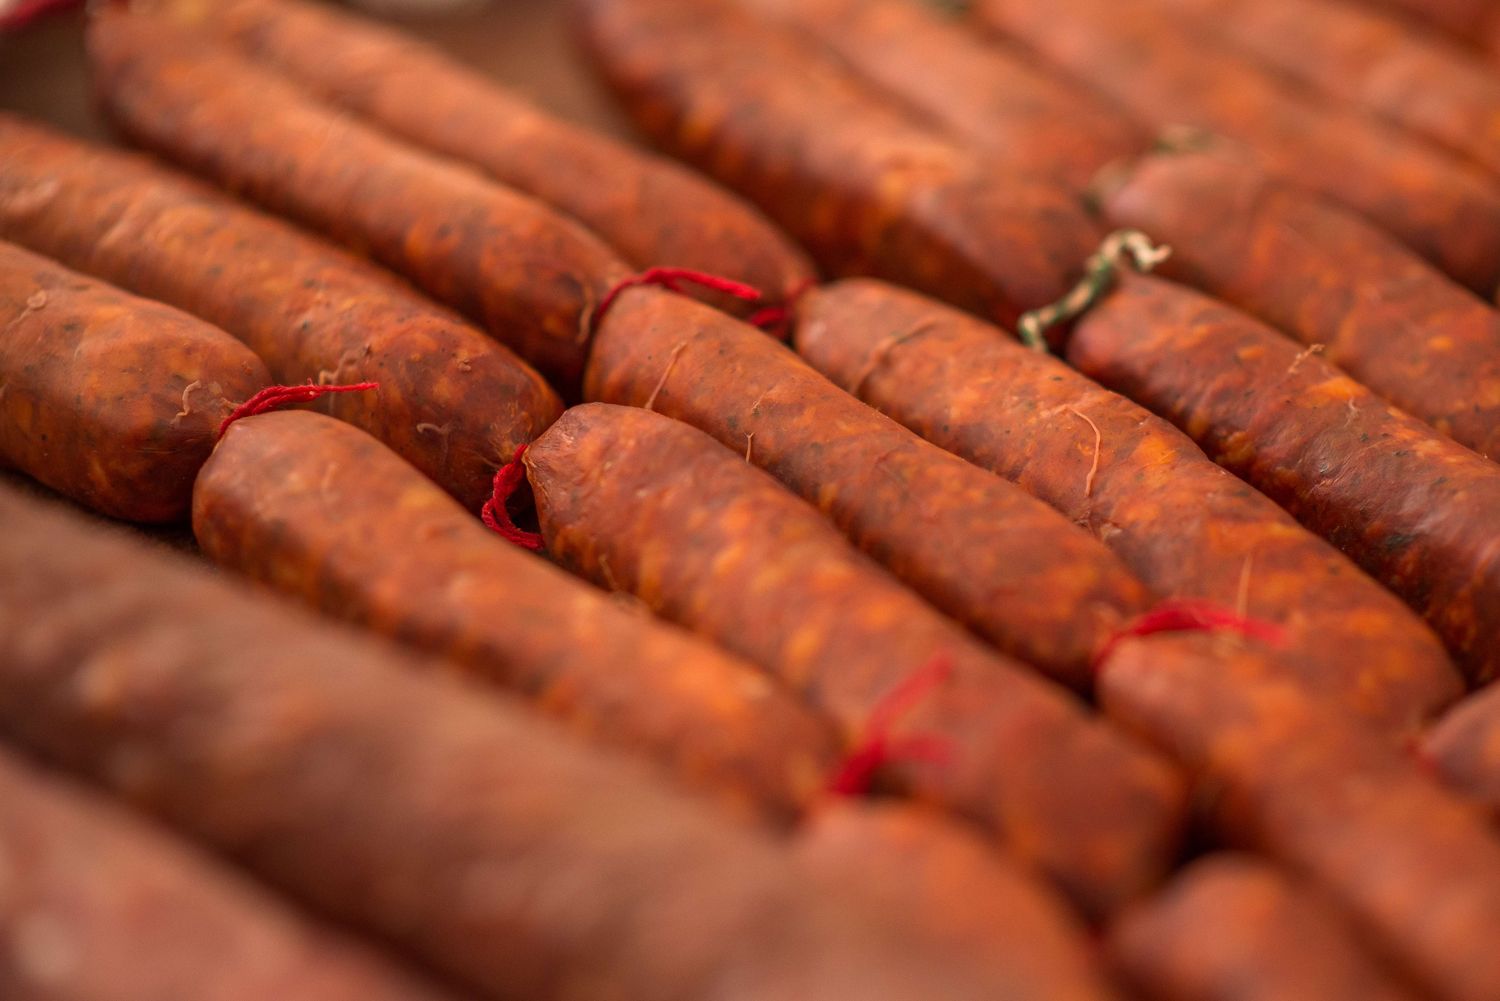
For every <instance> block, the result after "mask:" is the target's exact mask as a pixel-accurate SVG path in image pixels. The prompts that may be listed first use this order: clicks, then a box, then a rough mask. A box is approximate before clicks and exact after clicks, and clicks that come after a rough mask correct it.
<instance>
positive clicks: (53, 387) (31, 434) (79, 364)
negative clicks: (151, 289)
mask: <svg viewBox="0 0 1500 1001" xmlns="http://www.w3.org/2000/svg"><path fill="white" fill-rule="evenodd" d="M7 155H8V154H7ZM0 316H4V317H5V326H4V329H3V331H0V463H4V464H5V465H8V466H12V467H14V468H15V469H18V470H20V471H21V472H24V473H26V474H27V475H29V476H31V477H33V478H35V479H37V480H40V481H41V482H42V483H45V484H46V485H47V486H49V487H51V488H52V489H53V490H56V491H58V492H59V493H62V494H65V495H67V496H68V497H71V498H73V499H74V500H76V501H78V502H79V503H81V504H84V505H86V506H88V507H90V508H93V509H94V510H96V511H99V512H100V513H102V514H106V515H109V516H110V517H113V518H124V519H126V520H128V521H140V522H170V521H176V520H177V519H179V518H181V517H183V516H184V515H186V514H187V510H188V503H189V500H190V498H191V495H192V489H193V476H194V475H195V474H196V473H197V472H198V467H199V466H201V465H202V464H203V460H204V459H207V458H208V454H209V452H210V450H212V448H213V441H214V431H215V429H216V428H217V427H218V424H219V422H220V421H222V420H223V419H224V418H225V417H226V416H227V415H228V414H229V412H230V411H231V410H232V409H233V408H234V406H235V404H236V403H239V402H241V401H243V400H245V399H247V398H248V397H250V396H252V395H254V393H255V392H256V391H257V390H259V389H261V388H262V387H264V386H265V385H266V383H267V382H269V381H270V376H269V375H268V374H267V372H266V367H265V365H263V364H262V363H261V360H260V359H259V358H257V357H256V356H255V355H254V354H253V353H251V351H250V349H249V348H247V347H245V346H244V345H243V344H241V343H240V342H239V341H236V340H235V339H234V338H233V337H230V336H229V335H228V334H226V333H224V332H223V331H222V330H218V329H216V328H214V327H211V326H209V325H208V324H206V323H203V322H201V321H199V320H196V319H194V318H193V317H191V316H187V315H186V314H184V313H179V312H178V311H177V310H175V309H172V308H170V307H168V306H163V305H162V304H160V303H156V302H149V301H147V300H145V299H138V298H136V297H135V296H133V295H129V294H127V293H125V292H122V291H120V290H119V289H116V288H113V287H112V286H109V285H105V284H103V283H102V282H97V281H94V280H93V279H90V278H86V277H84V276H83V275H80V274H77V273H76V272H73V271H69V270H68V269H67V268H64V267H62V266H61V265H59V264H56V263H54V262H52V261H50V260H48V259H46V258H43V257H38V256H37V255H35V254H32V253H29V252H28V251H25V250H22V249H21V248H20V247H17V246H14V245H12V244H9V243H3V242H0Z"/></svg>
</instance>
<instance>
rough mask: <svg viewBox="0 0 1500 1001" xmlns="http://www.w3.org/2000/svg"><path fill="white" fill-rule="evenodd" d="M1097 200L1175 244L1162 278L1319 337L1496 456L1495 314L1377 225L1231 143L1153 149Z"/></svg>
mask: <svg viewBox="0 0 1500 1001" xmlns="http://www.w3.org/2000/svg"><path fill="white" fill-rule="evenodd" d="M1103 205H1104V210H1105V212H1106V214H1107V215H1108V216H1109V218H1110V219H1111V221H1113V222H1115V223H1117V224H1119V225H1121V226H1132V227H1136V228H1138V229H1142V230H1145V231H1146V232H1147V233H1150V234H1151V235H1152V237H1154V238H1155V239H1158V240H1161V241H1162V242H1163V243H1166V244H1168V245H1169V246H1170V247H1171V248H1172V256H1171V257H1170V258H1168V259H1167V261H1166V263H1165V264H1164V265H1163V266H1162V269H1161V270H1162V273H1164V274H1166V275H1171V276H1175V277H1179V278H1181V279H1183V280H1184V281H1187V282H1189V283H1190V284H1193V285H1196V286H1198V287H1199V288H1201V289H1203V290H1205V291H1207V292H1209V293H1210V294H1212V295H1215V296H1217V297H1219V298H1221V299H1224V300H1226V301H1227V302H1230V303H1233V304H1234V305H1236V306H1238V307H1239V308H1241V309H1243V310H1245V311H1246V312H1248V313H1251V314H1254V315H1255V316H1258V317H1259V318H1260V319H1262V320H1264V321H1265V322H1267V323H1270V324H1272V325H1273V326H1276V327H1279V328H1280V329H1282V330H1284V331H1286V332H1287V333H1289V334H1291V335H1292V336H1293V337H1295V338H1297V339H1298V340H1299V341H1301V342H1302V343H1304V344H1307V345H1309V346H1311V345H1318V346H1319V347H1318V350H1319V351H1320V352H1322V354H1323V357H1325V358H1327V359H1328V360H1329V361H1330V362H1332V363H1333V364H1335V365H1337V366H1339V367H1340V368H1342V369H1343V370H1344V371H1346V372H1348V373H1349V374H1350V375H1351V376H1353V377H1354V378H1356V379H1358V380H1359V381H1360V382H1362V383H1364V384H1365V385H1366V386H1369V387H1370V388H1371V389H1373V390H1375V392H1377V393H1379V394H1380V395H1381V396H1383V397H1385V398H1386V399H1387V400H1389V401H1390V402H1392V403H1394V404H1395V405H1396V406H1398V407H1400V408H1401V409H1403V410H1405V411H1406V412H1407V413H1409V414H1411V415H1413V416H1414V417H1420V418H1421V419H1423V420H1425V421H1427V423H1429V424H1431V425H1432V426H1433V427H1435V428H1437V429H1438V430H1439V431H1442V432H1443V433H1444V434H1447V435H1449V436H1451V437H1452V438H1453V439H1454V440H1455V441H1457V442H1458V443H1459V444H1461V445H1467V446H1468V447H1469V448H1472V449H1474V451H1476V452H1478V453H1479V454H1481V455H1485V456H1488V457H1490V458H1492V459H1494V458H1500V313H1496V312H1495V310H1494V309H1493V308H1491V307H1490V305H1489V304H1488V303H1486V302H1484V301H1483V300H1481V299H1479V298H1478V297H1477V296H1475V295H1474V294H1473V293H1471V292H1469V291H1468V290H1467V289H1464V288H1463V287H1462V286H1460V285H1457V284H1455V283H1454V282H1452V281H1451V280H1449V279H1448V278H1446V277H1445V276H1443V275H1442V274H1441V273H1439V272H1438V271H1436V270H1435V269H1434V268H1432V267H1431V266H1430V265H1428V264H1426V263H1425V262H1424V261H1422V260H1421V259H1420V258H1419V257H1417V256H1416V255H1415V254H1413V253H1412V252H1411V251H1409V250H1408V249H1406V248H1405V247H1403V246H1402V245H1401V244H1400V243H1398V242H1396V241H1395V240H1392V239H1391V238H1390V237H1388V236H1387V235H1386V234H1384V233H1382V232H1381V231H1380V230H1379V229H1377V228H1376V227H1374V226H1372V225H1370V224H1369V223H1367V222H1365V221H1364V220H1363V219H1360V218H1359V217H1358V216H1355V215H1354V214H1353V213H1350V212H1347V211H1343V210H1341V209H1340V208H1339V207H1338V206H1337V205H1332V204H1328V203H1326V202H1324V201H1323V200H1322V199H1319V198H1317V197H1315V196H1311V195H1308V194H1305V193H1303V192H1301V191H1298V190H1297V189H1296V188H1293V187H1292V186H1290V185H1288V184H1285V183H1282V182H1279V181H1277V180H1275V179H1273V178H1271V177H1269V176H1268V175H1266V174H1265V173H1263V172H1261V171H1259V170H1257V169H1256V168H1255V167H1254V166H1253V165H1251V164H1249V163H1247V162H1245V161H1244V160H1241V159H1237V158H1235V157H1233V156H1229V155H1225V153H1224V152H1223V151H1219V152H1213V151H1204V152H1182V153H1169V154H1164V155H1161V156H1151V157H1146V158H1145V159H1143V160H1141V161H1139V162H1137V163H1136V164H1134V165H1133V166H1132V167H1131V168H1129V169H1128V170H1122V171H1119V172H1117V173H1116V174H1115V176H1114V178H1113V181H1112V183H1111V185H1110V190H1109V191H1107V192H1105V193H1104V196H1103Z"/></svg>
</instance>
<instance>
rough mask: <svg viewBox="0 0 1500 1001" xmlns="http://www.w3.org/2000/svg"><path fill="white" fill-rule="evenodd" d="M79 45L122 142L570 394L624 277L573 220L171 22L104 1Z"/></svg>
mask: <svg viewBox="0 0 1500 1001" xmlns="http://www.w3.org/2000/svg"><path fill="white" fill-rule="evenodd" d="M88 52H89V65H90V67H91V68H92V70H93V74H94V85H95V89H96V91H97V92H98V94H99V98H100V102H101V104H102V106H103V108H104V109H105V111H106V114H107V115H108V116H109V118H110V119H111V120H112V121H113V122H114V123H115V125H116V126H118V127H119V128H120V129H121V131H123V132H124V133H125V134H126V135H127V136H128V137H129V138H130V139H132V140H133V141H135V142H137V143H139V144H141V145H143V146H146V147H149V148H151V149H153V150H155V151H157V152H159V153H162V154H164V155H166V156H167V157H168V158H170V159H173V160H176V161H178V162H180V163H182V164H184V165H185V166H187V167H188V168H189V169H192V170H194V171H196V172H198V173H200V174H204V175H207V176H208V177H210V178H212V179H213V180H215V181H216V182H218V183H219V184H221V185H223V186H224V187H226V188H229V189H230V190H232V191H234V192H236V193H240V194H243V195H245V196H247V197H248V198H250V199H251V200H253V201H257V202H260V203H261V204H263V205H265V206H266V207H268V208H270V209H271V210H272V211H275V212H278V213H281V214H284V215H287V216H290V217H292V218H295V219H298V220H300V221H301V222H303V223H305V224H307V225H309V226H312V227H314V228H316V229H318V230H320V231H322V232H324V233H327V234H329V235H330V236H332V237H333V238H335V239H337V240H339V241H341V242H344V243H347V244H350V245H352V246H354V247H355V248H357V249H360V250H364V251H368V252H369V253H370V254H371V255H372V256H373V257H375V258H376V259H377V260H379V261H381V262H383V263H384V264H386V265H387V266H389V267H390V268H392V269H393V270H395V271H397V272H399V273H401V274H403V275H405V276H406V277H408V278H410V279H411V280H412V281H413V282H414V283H415V284H417V285H418V286H420V287H421V288H423V289H424V290H426V291H427V292H428V293H429V294H431V295H432V296H433V297H434V298H436V299H439V300H440V301H443V302H446V303H448V304H449V305H452V306H454V307H456V308H457V309H459V310H460V311H462V312H464V313H467V314H468V315H469V316H471V317H473V318H474V319H476V320H478V321H480V322H482V323H483V324H484V326H485V328H486V329H487V330H488V331H489V332H490V334H492V335H493V336H494V337H495V338H496V339H498V340H500V341H501V342H503V343H505V344H508V345H509V346H510V347H512V348H513V349H515V351H516V352H517V353H518V354H520V355H521V357H523V358H525V359H526V360H527V361H528V362H530V363H531V364H532V365H534V366H536V368H537V369H538V370H539V371H541V373H542V374H543V375H545V376H547V377H548V378H549V379H551V380H553V381H554V382H556V383H557V384H558V385H559V387H561V388H562V389H563V391H564V392H567V391H569V390H570V389H571V388H573V387H576V385H577V382H578V377H579V374H580V373H581V372H582V370H583V361H584V358H585V356H586V352H587V347H588V344H587V341H588V326H589V320H590V317H591V313H592V311H593V309H594V306H595V305H596V304H597V303H598V302H599V300H600V299H601V298H602V297H603V296H604V294H605V293H606V292H607V291H608V290H609V289H610V288H611V287H612V286H614V285H615V284H616V283H617V282H618V281H620V280H622V279H623V278H625V277H626V276H627V275H628V274H629V269H628V268H627V267H626V266H625V264H624V262H623V261H621V260H620V259H619V258H618V257H616V256H615V254H614V252H613V251H611V250H610V249H609V248H608V247H606V246H605V245H604V243H603V242H602V241H601V240H600V239H599V238H598V237H596V236H594V234H592V233H590V232H588V231H587V230H586V229H584V228H583V227H582V226H581V225H579V224H578V223H576V222H574V221H573V220H571V219H568V218H566V217H564V216H562V215H560V214H559V213H557V212H555V211H553V210H552V209H550V208H548V207H547V206H545V205H543V204H542V203H540V202H538V201H535V200H533V199H531V198H529V197H527V196H524V195H521V194H518V193H516V192H514V191H512V190H510V189H509V188H505V187H503V186H501V185H499V184H496V183H493V182H491V181H489V180H488V179H486V178H484V177H483V176H481V175H480V174H479V173H478V172H477V171H474V170H472V169H470V168H467V167H462V166H460V165H458V164H454V163H451V162H448V161H444V160H441V159H439V158H437V157H434V156H431V155H429V154H426V153H422V152H419V151H417V150H415V149H412V148H410V147H407V146H403V145H402V144H401V143H399V142H398V141H396V140H394V139H389V138H387V137H385V136H383V135H381V134H380V133H378V132H376V131H374V130H373V129H372V128H370V127H368V126H366V125H363V124H361V123H359V122H357V121H355V120H354V119H353V118H351V117H350V116H349V115H348V114H345V113H340V112H337V111H335V110H333V109H331V108H328V107H326V106H323V105H320V104H318V103H317V102H315V101H313V100H312V99H310V98H308V97H306V96H304V95H303V94H301V93H299V92H298V91H297V89H296V88H295V87H293V86H292V85H291V84H290V83H287V82H286V81H284V80H282V79H280V78H278V77H276V76H275V75H274V74H272V73H269V72H266V71H263V70H260V69H257V68H256V67H254V66H253V65H251V64H250V63H249V62H247V61H245V60H243V59H240V58H238V57H237V56H236V55H235V54H234V53H233V52H232V51H231V50H229V49H228V48H226V47H224V46H220V45H217V44H215V43H214V42H213V40H212V39H211V38H210V37H209V36H207V35H204V34H201V33H198V32H194V31H191V30H187V29H183V28H181V27H180V26H179V25H177V24H175V23H174V22H172V21H170V20H169V19H167V18H161V17H153V16H150V15H148V14H146V13H141V12H137V11H132V10H123V9H120V7H119V6H117V5H109V6H105V7H103V8H101V9H99V10H97V11H96V12H95V13H94V15H93V16H92V17H91V18H90V21H89V30H88ZM267 108H275V109H276V113H275V114H274V115H271V114H267V113H266V109H267Z"/></svg>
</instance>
